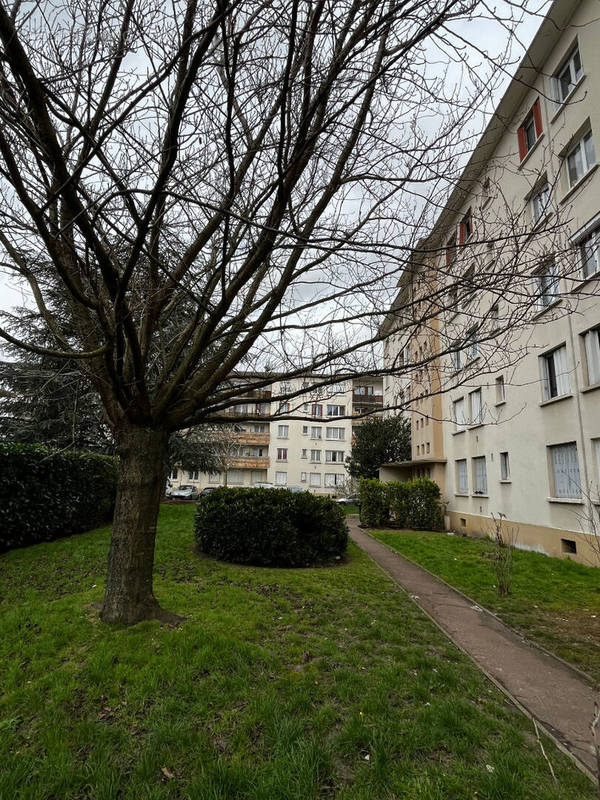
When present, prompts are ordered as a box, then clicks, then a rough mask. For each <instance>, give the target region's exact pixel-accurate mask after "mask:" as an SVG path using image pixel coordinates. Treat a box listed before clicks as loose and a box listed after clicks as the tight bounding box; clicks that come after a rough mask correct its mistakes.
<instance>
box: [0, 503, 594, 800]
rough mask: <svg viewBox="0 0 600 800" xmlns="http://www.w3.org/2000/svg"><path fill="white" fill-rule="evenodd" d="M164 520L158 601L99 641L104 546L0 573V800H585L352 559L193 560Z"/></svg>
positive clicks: (459, 659)
mask: <svg viewBox="0 0 600 800" xmlns="http://www.w3.org/2000/svg"><path fill="white" fill-rule="evenodd" d="M193 511H194V509H193V507H189V506H188V507H186V506H164V507H163V509H162V512H161V521H160V530H159V537H158V544H157V554H156V592H157V595H158V597H159V599H160V601H161V602H162V604H163V605H164V606H165V607H167V608H169V609H171V610H175V611H178V612H180V613H184V614H186V615H187V622H185V624H183V625H182V626H181V627H180V628H177V629H170V628H168V627H165V626H161V625H160V624H159V623H158V622H148V623H144V624H141V625H137V626H135V627H133V628H129V629H127V628H113V629H110V628H108V627H107V626H105V625H103V624H102V623H101V622H99V620H98V617H97V614H96V613H95V612H94V611H93V610H92V607H91V604H92V603H94V602H98V601H100V600H101V597H102V588H103V574H104V565H105V558H106V552H107V544H108V530H106V529H104V530H99V531H95V532H91V533H88V534H84V535H81V536H78V537H74V538H71V539H65V540H62V541H57V542H53V543H50V544H44V545H38V546H35V547H31V548H28V549H25V550H21V551H15V552H12V553H8V554H6V555H4V556H2V557H0V609H1V611H2V613H1V615H0V618H1V622H0V651H1V653H2V665H3V666H2V681H1V686H2V688H1V689H0V691H1V692H2V694H0V720H1V721H0V763H1V764H2V768H1V769H0V798H2V800H13V798H19V799H21V798H27V799H28V800H51V798H52V800H59V799H60V800H71V799H72V800H75V799H77V800H82V799H83V798H89V800H111V799H113V798H114V799H115V800H116V798H119V800H134V799H135V800H139V799H140V798H142V800H144V799H148V798H150V799H152V800H158V798H181V799H182V800H183V798H189V800H219V799H221V800H310V798H343V799H344V800H346V799H348V800H349V799H350V798H352V800H379V798H381V800H383V799H384V798H385V800H390V799H391V798H402V800H434V798H435V800H471V798H473V797H475V796H477V797H478V800H529V799H530V798H533V797H535V798H536V800H549V798H561V799H562V800H586V799H587V798H592V797H595V796H596V793H595V790H594V789H593V787H592V784H591V783H590V782H589V781H588V780H587V779H586V778H585V777H584V776H583V775H582V774H581V773H580V772H579V771H578V770H577V769H576V768H575V767H574V766H573V764H572V763H571V762H570V761H569V760H568V759H567V758H566V757H565V756H564V755H563V754H561V753H559V752H558V751H557V750H556V749H555V748H554V747H553V745H552V744H551V743H550V742H548V741H546V742H545V746H546V751H547V753H548V754H549V757H550V759H551V761H552V764H553V766H554V769H555V771H556V773H557V777H558V780H559V786H558V787H556V786H555V785H554V784H553V782H552V779H551V776H550V772H549V769H548V766H547V764H546V762H545V761H544V759H543V757H542V755H541V753H540V749H539V746H538V744H537V742H536V741H535V739H534V737H533V731H532V729H531V725H530V723H529V721H528V720H527V719H526V718H525V717H524V716H522V715H521V714H520V713H518V712H516V711H515V710H514V709H513V708H512V707H511V706H510V705H509V704H508V703H507V701H506V699H505V698H504V696H503V695H501V694H500V693H499V692H498V691H497V690H496V689H495V688H494V687H493V686H492V685H491V684H490V683H489V682H488V681H487V680H486V679H485V678H484V677H483V676H482V675H481V673H479V672H478V671H477V669H476V668H475V667H474V666H473V665H472V664H471V662H470V661H468V660H467V659H466V658H465V657H464V656H463V655H462V654H461V653H460V652H459V651H458V650H456V649H455V648H454V647H453V646H452V645H451V644H450V643H449V642H448V641H447V640H446V639H445V637H443V635H442V634H441V633H440V632H439V631H438V630H437V629H436V628H435V627H434V626H433V625H432V624H431V623H430V622H429V620H428V619H426V618H425V617H424V615H423V614H421V612H420V611H419V609H418V608H416V607H415V606H414V604H413V603H411V602H410V601H409V600H408V598H407V597H406V595H405V594H404V593H403V592H402V591H401V590H399V589H398V588H397V587H396V586H395V585H394V584H393V583H392V582H391V581H390V580H388V579H387V578H386V577H384V576H383V574H382V573H381V572H380V571H379V570H378V568H377V567H376V566H375V565H374V564H373V563H372V562H371V561H370V560H369V559H368V558H367V557H366V556H365V555H364V554H363V553H362V552H361V551H359V550H358V549H357V548H356V547H354V546H351V548H350V551H349V559H348V562H347V563H345V564H342V565H340V566H337V567H331V568H321V569H303V570H275V569H254V568H249V567H237V566H232V565H226V564H221V563H216V562H214V561H212V560H210V559H207V558H203V557H200V556H198V555H197V554H196V553H195V551H194V548H193V541H192V517H193Z"/></svg>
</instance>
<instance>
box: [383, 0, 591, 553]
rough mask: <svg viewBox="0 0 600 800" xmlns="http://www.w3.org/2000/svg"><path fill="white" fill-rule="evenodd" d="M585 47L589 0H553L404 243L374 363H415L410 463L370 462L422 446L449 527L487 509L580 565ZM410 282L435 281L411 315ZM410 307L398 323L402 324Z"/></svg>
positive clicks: (587, 453) (587, 523)
mask: <svg viewBox="0 0 600 800" xmlns="http://www.w3.org/2000/svg"><path fill="white" fill-rule="evenodd" d="M599 41H600V17H599V15H598V3H597V2H595V0H582V1H581V2H573V1H572V0H571V1H570V2H566V0H556V2H554V3H553V4H552V6H551V9H550V11H549V14H548V17H547V18H546V19H545V21H544V22H543V24H542V26H541V28H540V30H539V31H538V34H537V35H536V37H535V39H534V41H533V43H532V45H531V47H530V49H529V51H528V53H527V55H526V57H525V58H524V59H523V62H522V63H521V66H520V67H519V70H518V71H517V74H516V76H515V78H514V80H513V81H512V82H511V84H510V86H509V88H508V90H507V92H506V94H505V96H504V97H503V99H502V100H501V102H500V104H499V106H498V108H497V110H496V112H495V114H494V117H493V118H492V120H491V121H490V124H489V125H488V127H487V129H486V131H485V133H484V135H483V137H482V138H481V140H480V141H479V144H478V145H477V147H476V149H475V151H474V152H473V154H472V156H471V158H470V160H469V162H468V164H467V166H466V168H465V170H464V172H463V173H462V177H461V179H460V181H459V182H458V183H457V185H456V188H455V189H454V190H453V192H452V194H451V195H450V198H449V200H448V202H447V204H446V206H445V208H444V209H443V211H442V213H441V214H440V216H439V218H438V220H437V222H436V224H435V226H434V228H433V230H432V232H431V234H430V236H428V238H427V239H426V240H425V241H424V242H422V243H419V246H418V249H419V252H420V256H419V259H418V260H419V261H420V266H419V268H416V269H411V270H409V271H407V272H406V273H405V275H404V276H403V278H402V279H401V286H400V290H399V294H398V298H397V301H396V303H395V308H392V310H391V312H390V315H389V316H388V319H387V320H386V323H385V324H386V325H387V326H388V327H389V326H394V325H395V326H397V327H398V328H399V333H398V334H396V335H395V336H394V337H393V338H390V339H389V340H388V344H387V345H386V352H385V357H384V367H386V368H387V369H389V368H393V365H394V363H397V359H398V354H399V353H400V352H402V351H404V353H405V356H403V357H402V358H403V360H404V361H406V362H407V363H410V364H411V365H413V366H411V370H410V378H409V379H408V380H407V378H406V377H404V378H403V379H402V380H403V381H404V391H405V392H406V384H407V383H408V385H409V386H410V392H409V394H410V413H411V417H412V430H413V445H412V447H413V452H412V460H411V462H410V463H409V464H407V465H388V466H387V467H385V468H383V469H382V472H381V477H382V478H383V479H391V478H394V477H402V476H406V474H407V470H410V471H411V472H412V474H415V470H416V469H417V468H418V466H419V463H421V462H422V463H423V464H424V465H425V463H426V462H427V459H428V457H430V459H431V463H430V464H428V465H427V466H429V469H430V474H431V477H433V478H434V479H435V480H436V481H437V482H438V483H439V484H440V486H441V488H442V494H443V496H444V499H445V501H446V508H447V515H446V521H447V526H448V527H449V528H451V529H454V530H456V531H460V532H465V533H467V534H473V535H482V534H483V535H485V534H490V533H491V531H492V515H493V516H495V517H496V518H498V517H502V518H503V519H505V522H504V523H503V524H504V525H505V528H506V530H509V529H511V530H512V532H513V533H514V535H516V537H517V545H518V546H520V547H524V548H531V549H535V550H539V551H541V552H544V553H547V554H549V555H553V556H561V555H562V556H569V557H572V558H575V559H577V560H581V561H584V562H592V563H600V559H599V558H598V555H599V554H600V548H599V547H598V541H599V540H598V539H597V538H596V536H595V535H594V533H597V534H599V535H600V525H598V520H599V516H598V509H599V503H600V495H599V486H600V294H599V292H600V171H599V170H598V169H597V167H598V156H599V155H600V48H599V47H598V42H599ZM423 270H427V271H428V272H429V273H430V275H429V277H427V279H424V278H423ZM423 286H425V291H424V295H426V296H427V297H431V296H432V287H435V286H439V287H441V291H439V292H438V293H437V295H436V296H437V299H438V300H437V305H438V308H437V309H435V310H431V308H430V313H429V316H428V318H427V324H426V325H423V326H422V327H419V324H418V322H414V320H415V319H417V320H418V314H415V308H416V306H415V303H414V302H413V304H412V305H411V306H410V309H411V310H410V312H406V310H405V309H406V307H407V306H406V300H407V296H408V295H409V294H410V293H411V292H412V293H413V295H415V294H416V295H418V293H419V291H420V290H421V291H423ZM445 287H446V288H445ZM433 294H434V295H435V294H436V293H435V291H434V292H433ZM407 313H409V314H410V315H412V320H413V322H414V324H413V325H412V327H410V326H403V324H402V323H403V320H404V318H405V317H406V314H407ZM403 315H404V317H403ZM424 339H426V340H427V344H425V342H424ZM423 347H429V348H431V351H430V360H429V362H428V364H427V370H425V367H423V366H421V362H422V361H423V356H422V352H423ZM406 354H408V355H409V356H410V358H407V357H406ZM432 355H433V356H435V357H432ZM423 418H425V425H423ZM428 418H429V425H427V419H428ZM423 446H425V452H423ZM434 470H435V473H434Z"/></svg>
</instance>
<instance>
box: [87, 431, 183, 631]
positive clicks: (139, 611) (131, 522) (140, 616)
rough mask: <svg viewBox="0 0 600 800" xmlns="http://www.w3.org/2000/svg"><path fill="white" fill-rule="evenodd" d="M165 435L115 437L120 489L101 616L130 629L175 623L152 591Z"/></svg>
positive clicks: (139, 433) (124, 434) (145, 433)
mask: <svg viewBox="0 0 600 800" xmlns="http://www.w3.org/2000/svg"><path fill="white" fill-rule="evenodd" d="M167 438H168V436H167V432H166V431H165V430H161V429H152V428H143V427H139V426H134V425H131V424H126V425H125V426H123V428H122V429H121V430H120V431H119V433H118V435H117V452H118V454H119V458H120V464H119V487H118V490H117V500H116V506H115V515H114V521H113V531H112V537H111V541H110V552H109V555H108V574H107V579H106V591H105V595H104V604H103V607H102V611H101V614H100V616H101V618H102V620H103V621H104V622H118V623H122V624H125V625H133V624H135V623H136V622H141V621H142V620H146V619H157V618H158V619H162V620H165V621H174V620H175V619H178V618H177V617H176V615H174V614H170V613H169V612H166V611H163V609H161V607H160V606H159V604H158V602H157V600H156V598H155V597H154V593H153V590H152V571H153V567H154V542H155V539H156V524H157V519H158V511H159V507H160V500H161V497H162V494H163V492H164V488H165V480H166V455H167Z"/></svg>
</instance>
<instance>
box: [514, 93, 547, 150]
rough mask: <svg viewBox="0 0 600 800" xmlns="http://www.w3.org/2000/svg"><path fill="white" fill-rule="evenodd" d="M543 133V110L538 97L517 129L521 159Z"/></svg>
mask: <svg viewBox="0 0 600 800" xmlns="http://www.w3.org/2000/svg"><path fill="white" fill-rule="evenodd" d="M541 135H542V110H541V107H540V99H539V97H538V99H537V100H536V101H535V103H534V104H533V105H532V107H531V110H530V111H529V113H528V114H527V116H526V117H525V119H524V120H523V123H522V125H521V126H520V127H519V129H518V131H517V139H518V142H519V158H520V159H521V161H522V160H523V159H524V158H525V156H526V155H527V153H528V152H529V151H530V150H531V148H532V147H533V145H534V144H535V143H536V142H537V140H538V139H539V138H540V136H541Z"/></svg>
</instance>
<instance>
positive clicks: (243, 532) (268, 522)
mask: <svg viewBox="0 0 600 800" xmlns="http://www.w3.org/2000/svg"><path fill="white" fill-rule="evenodd" d="M195 536H196V541H197V542H198V545H199V546H200V549H201V550H202V551H203V552H204V553H207V554H208V555H210V556H213V557H214V558H218V559H221V560H223V561H231V562H233V563H236V564H255V565H257V566H280V567H303V566H307V565H309V564H315V563H319V562H324V561H331V560H333V559H334V558H341V556H343V555H344V553H345V552H346V547H347V545H348V528H347V526H346V518H345V514H344V511H343V509H341V508H340V507H339V505H338V504H337V503H334V502H333V501H332V500H330V499H329V498H328V497H317V496H315V495H311V494H309V493H308V492H298V493H294V492H290V491H288V490H287V489H230V488H225V487H223V488H220V489H216V490H215V491H214V492H211V493H210V494H209V495H206V496H205V497H202V498H200V501H199V502H198V507H197V509H196V520H195Z"/></svg>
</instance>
